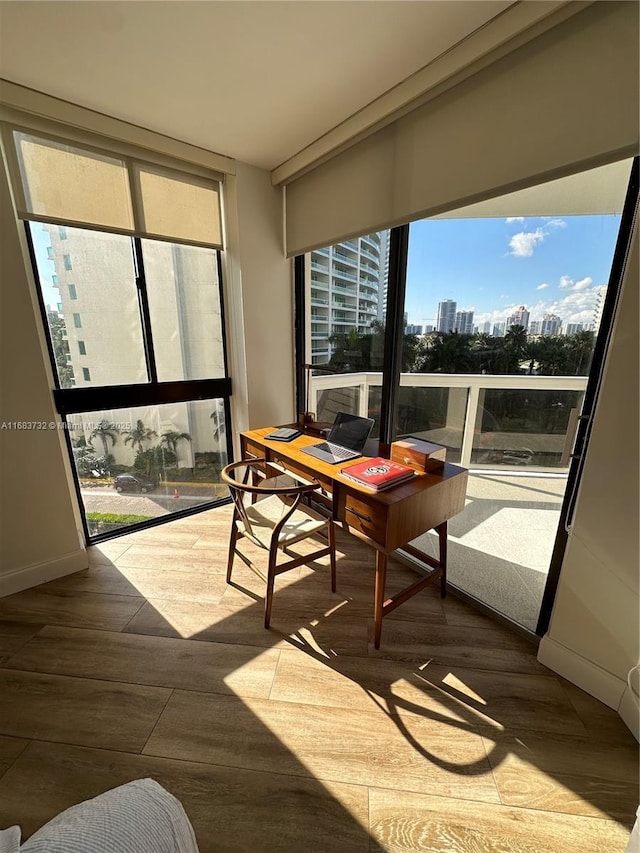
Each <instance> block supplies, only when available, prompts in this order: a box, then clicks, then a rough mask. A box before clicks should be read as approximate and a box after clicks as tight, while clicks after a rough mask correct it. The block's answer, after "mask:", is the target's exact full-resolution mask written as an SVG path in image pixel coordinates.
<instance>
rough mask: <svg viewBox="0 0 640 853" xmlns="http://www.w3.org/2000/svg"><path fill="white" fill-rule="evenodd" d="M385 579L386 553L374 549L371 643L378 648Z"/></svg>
mask: <svg viewBox="0 0 640 853" xmlns="http://www.w3.org/2000/svg"><path fill="white" fill-rule="evenodd" d="M386 579H387V555H386V554H383V553H382V552H381V551H376V586H375V593H374V603H373V644H374V646H375V648H376V649H379V648H380V636H381V634H382V605H383V604H384V587H385V581H386Z"/></svg>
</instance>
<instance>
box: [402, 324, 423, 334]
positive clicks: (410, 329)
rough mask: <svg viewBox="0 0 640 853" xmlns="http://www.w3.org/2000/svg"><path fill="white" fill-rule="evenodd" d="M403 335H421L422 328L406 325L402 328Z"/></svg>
mask: <svg viewBox="0 0 640 853" xmlns="http://www.w3.org/2000/svg"><path fill="white" fill-rule="evenodd" d="M404 333H405V335H421V334H422V326H416V325H415V324H411V323H408V324H407V325H406V326H405V327H404Z"/></svg>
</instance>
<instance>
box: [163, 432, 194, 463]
mask: <svg viewBox="0 0 640 853" xmlns="http://www.w3.org/2000/svg"><path fill="white" fill-rule="evenodd" d="M179 441H191V436H190V435H189V433H188V432H176V431H175V430H168V431H167V432H163V433H162V437H161V438H160V444H161V445H164V446H165V447H166V448H167V449H168V450H170V451H171V452H172V453H173V454H174V456H176V457H177V455H178V442H179Z"/></svg>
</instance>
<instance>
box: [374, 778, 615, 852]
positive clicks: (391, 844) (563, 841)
mask: <svg viewBox="0 0 640 853" xmlns="http://www.w3.org/2000/svg"><path fill="white" fill-rule="evenodd" d="M369 810H370V811H369V814H370V821H371V824H370V825H371V833H372V836H373V838H374V839H375V841H373V842H372V847H371V850H372V851H376V853H416V851H418V850H419V851H421V853H470V851H474V853H475V851H478V853H480V851H482V853H560V851H561V853H604V851H607V853H614V852H615V853H618V852H619V853H622V851H623V850H624V847H625V845H626V843H627V839H628V832H627V831H626V830H625V829H624V828H623V827H621V826H619V825H617V824H615V823H613V822H611V821H604V820H599V819H597V818H589V817H577V816H575V815H557V814H552V813H550V812H537V811H534V810H528V809H518V808H510V807H507V806H502V805H492V804H490V803H469V802H461V801H459V800H454V799H450V798H446V797H437V796H436V797H434V796H430V795H428V794H412V793H405V792H398V791H389V790H378V789H372V790H371V791H370V797H369ZM376 842H377V843H376Z"/></svg>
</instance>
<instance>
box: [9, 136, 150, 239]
mask: <svg viewBox="0 0 640 853" xmlns="http://www.w3.org/2000/svg"><path fill="white" fill-rule="evenodd" d="M14 139H15V142H16V149H17V153H18V162H19V164H20V175H21V177H22V187H23V190H24V196H25V203H26V210H25V211H21V213H22V214H26V215H27V216H28V215H29V214H35V215H37V216H47V217H51V218H57V219H68V220H70V221H72V222H78V223H83V224H86V225H100V226H103V227H106V228H118V229H121V230H123V231H131V230H132V229H133V211H132V208H131V196H130V190H129V178H128V174H127V168H126V165H125V163H124V162H122V161H121V160H117V159H115V158H113V157H107V156H105V155H102V154H95V153H93V152H91V151H85V150H83V149H79V148H74V147H73V146H72V145H65V144H64V143H62V142H54V141H52V140H49V139H42V138H39V137H35V136H31V135H30V134H27V133H22V132H20V131H14ZM56 230H57V229H56ZM59 239H64V237H62V238H60V237H59Z"/></svg>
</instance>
